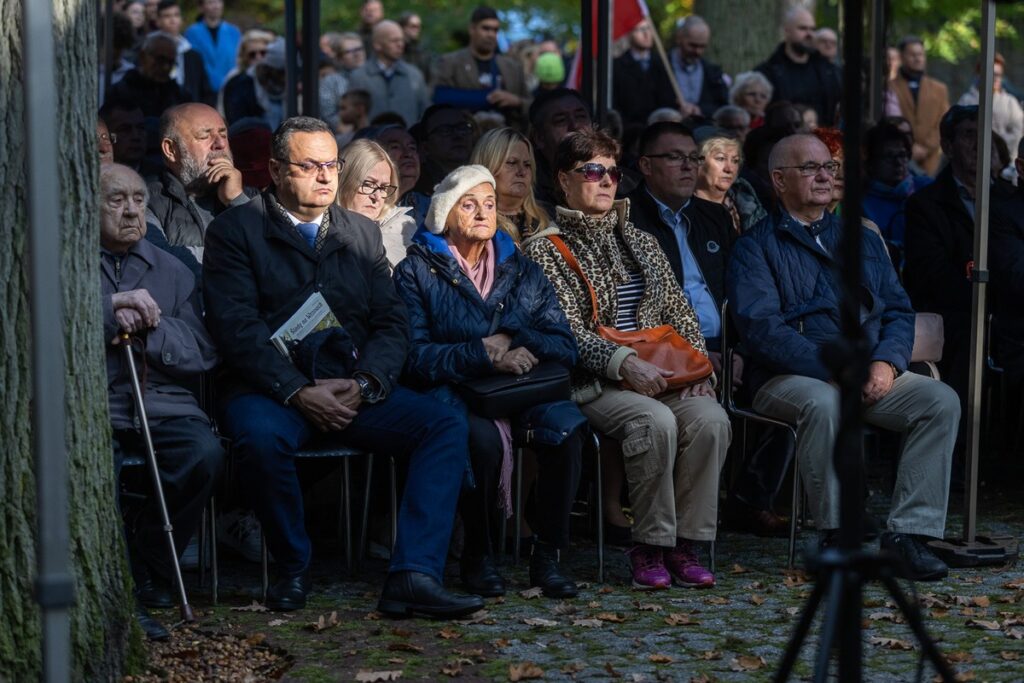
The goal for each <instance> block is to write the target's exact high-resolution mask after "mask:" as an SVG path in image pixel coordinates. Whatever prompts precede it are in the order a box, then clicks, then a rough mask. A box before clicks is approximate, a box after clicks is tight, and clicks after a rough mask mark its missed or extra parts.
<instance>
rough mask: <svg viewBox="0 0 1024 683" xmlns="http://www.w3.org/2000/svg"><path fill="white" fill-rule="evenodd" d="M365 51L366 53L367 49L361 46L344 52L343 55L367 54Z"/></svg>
mask: <svg viewBox="0 0 1024 683" xmlns="http://www.w3.org/2000/svg"><path fill="white" fill-rule="evenodd" d="M365 51H366V48H364V47H362V46H360V47H351V48H349V49H347V50H342V51H341V54H343V55H354V54H355V53H357V52H365Z"/></svg>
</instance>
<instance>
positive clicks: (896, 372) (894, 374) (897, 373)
mask: <svg viewBox="0 0 1024 683" xmlns="http://www.w3.org/2000/svg"><path fill="white" fill-rule="evenodd" d="M886 363H888V365H889V367H890V368H892V378H893V379H894V380H895V379H896V378H897V377H899V376H900V374H901V373H900V369H899V368H898V367H896V364H895V363H889V362H888V361H886Z"/></svg>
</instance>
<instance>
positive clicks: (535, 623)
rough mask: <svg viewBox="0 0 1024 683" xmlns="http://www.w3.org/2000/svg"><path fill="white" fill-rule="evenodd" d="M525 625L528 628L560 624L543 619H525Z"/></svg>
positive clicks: (552, 620)
mask: <svg viewBox="0 0 1024 683" xmlns="http://www.w3.org/2000/svg"><path fill="white" fill-rule="evenodd" d="M523 623H524V624H526V625H527V626H558V622H557V621H555V620H554V619H544V618H543V617H527V618H526V619H523Z"/></svg>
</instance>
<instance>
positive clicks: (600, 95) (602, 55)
mask: <svg viewBox="0 0 1024 683" xmlns="http://www.w3.org/2000/svg"><path fill="white" fill-rule="evenodd" d="M611 19H612V7H611V1H610V0H597V109H596V111H597V121H598V123H600V124H601V125H602V126H604V125H607V123H608V109H609V108H610V106H611V82H612V74H611V59H610V58H611V47H612V38H611Z"/></svg>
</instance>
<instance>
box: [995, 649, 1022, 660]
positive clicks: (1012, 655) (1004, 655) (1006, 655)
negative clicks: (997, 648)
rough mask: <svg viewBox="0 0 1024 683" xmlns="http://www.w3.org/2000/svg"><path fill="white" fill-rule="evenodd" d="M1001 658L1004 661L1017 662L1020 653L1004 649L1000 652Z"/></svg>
mask: <svg viewBox="0 0 1024 683" xmlns="http://www.w3.org/2000/svg"><path fill="white" fill-rule="evenodd" d="M999 658H1000V659H1002V660H1003V661H1004V662H1016V661H1017V660H1018V659H1020V653H1019V652H1010V651H1009V650H1003V651H1002V652H1000V653H999Z"/></svg>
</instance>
